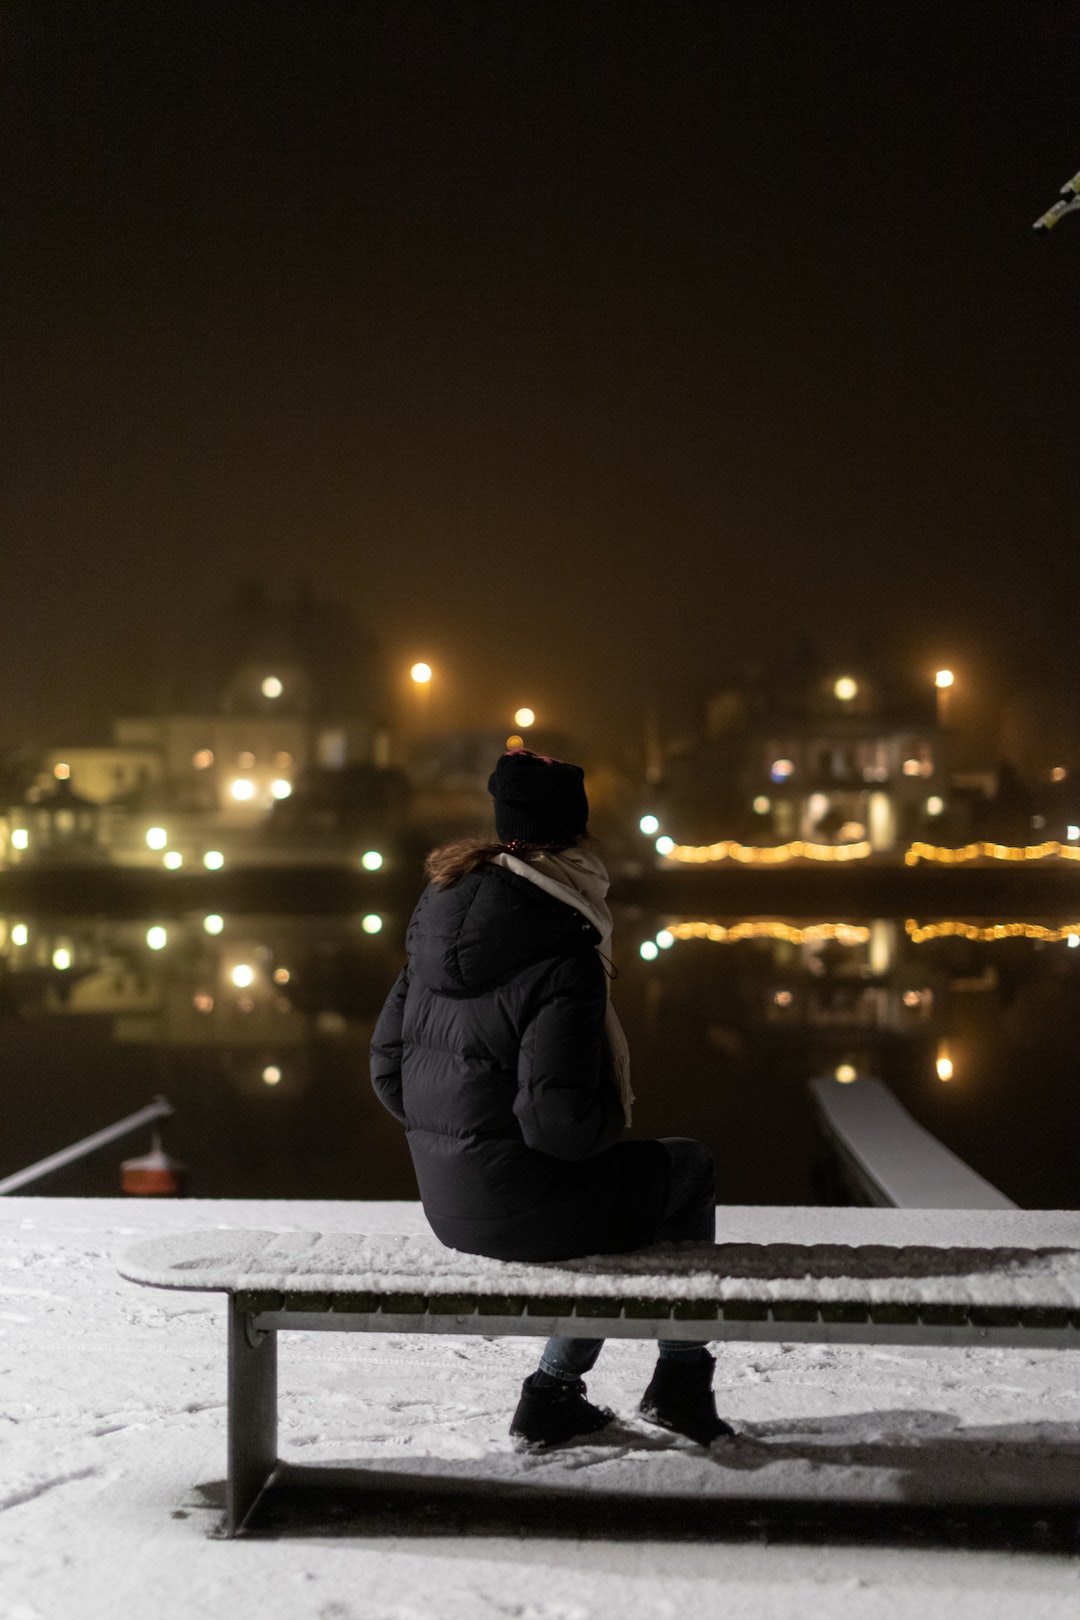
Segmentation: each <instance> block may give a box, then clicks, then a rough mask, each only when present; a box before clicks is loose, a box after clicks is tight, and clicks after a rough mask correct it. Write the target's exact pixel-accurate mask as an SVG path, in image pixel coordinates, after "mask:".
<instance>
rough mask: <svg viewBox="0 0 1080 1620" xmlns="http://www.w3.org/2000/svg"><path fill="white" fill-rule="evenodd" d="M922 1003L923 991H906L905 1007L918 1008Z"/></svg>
mask: <svg viewBox="0 0 1080 1620" xmlns="http://www.w3.org/2000/svg"><path fill="white" fill-rule="evenodd" d="M921 1001H922V991H921V990H905V991H904V1006H905V1007H917V1006H918V1005H919V1004H920V1002H921Z"/></svg>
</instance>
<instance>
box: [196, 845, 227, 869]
mask: <svg viewBox="0 0 1080 1620" xmlns="http://www.w3.org/2000/svg"><path fill="white" fill-rule="evenodd" d="M202 863H203V865H204V866H205V867H206V870H207V871H208V872H220V871H221V868H222V867H223V866H224V865H225V857H224V855H223V854H222V853H221V851H220V849H208V850H207V852H206V854H205V855H204V856H203V858H202Z"/></svg>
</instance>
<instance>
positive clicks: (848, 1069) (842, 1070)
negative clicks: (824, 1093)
mask: <svg viewBox="0 0 1080 1620" xmlns="http://www.w3.org/2000/svg"><path fill="white" fill-rule="evenodd" d="M833 1077H834V1079H836V1080H839V1082H840V1084H841V1085H842V1086H850V1085H851V1083H852V1081H854V1080H857V1079H858V1078H859V1071H858V1070H857V1069H856V1067H855V1065H854V1063H839V1064H837V1066H836V1068H835V1069H834V1071H833Z"/></svg>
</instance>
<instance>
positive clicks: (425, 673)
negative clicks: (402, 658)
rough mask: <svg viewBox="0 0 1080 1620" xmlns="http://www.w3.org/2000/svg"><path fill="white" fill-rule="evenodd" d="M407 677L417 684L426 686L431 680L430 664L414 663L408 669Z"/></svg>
mask: <svg viewBox="0 0 1080 1620" xmlns="http://www.w3.org/2000/svg"><path fill="white" fill-rule="evenodd" d="M409 679H410V680H411V681H414V682H415V683H416V685H417V686H427V684H428V682H429V681H430V680H431V665H430V664H414V665H413V667H412V669H410V671H409Z"/></svg>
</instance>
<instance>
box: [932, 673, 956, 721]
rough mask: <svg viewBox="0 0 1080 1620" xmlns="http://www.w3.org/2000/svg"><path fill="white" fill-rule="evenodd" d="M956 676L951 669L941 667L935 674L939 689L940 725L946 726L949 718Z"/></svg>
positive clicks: (938, 713) (938, 710)
mask: <svg viewBox="0 0 1080 1620" xmlns="http://www.w3.org/2000/svg"><path fill="white" fill-rule="evenodd" d="M955 681H956V676H955V675H954V674H953V672H952V670H951V669H939V670H938V672H937V674H936V675H935V676H934V686H935V687H936V689H937V719H938V725H939V726H944V725H945V724H946V722H947V721H948V718H949V695H950V692H951V689H952V687H953V684H954V683H955Z"/></svg>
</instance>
